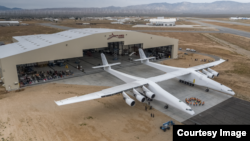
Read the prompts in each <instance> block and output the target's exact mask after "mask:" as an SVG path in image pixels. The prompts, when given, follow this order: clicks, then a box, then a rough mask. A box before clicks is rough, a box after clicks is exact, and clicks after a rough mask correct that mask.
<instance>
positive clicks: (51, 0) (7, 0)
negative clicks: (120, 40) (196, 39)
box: [0, 0, 250, 9]
mask: <svg viewBox="0 0 250 141" xmlns="http://www.w3.org/2000/svg"><path fill="white" fill-rule="evenodd" d="M183 1H186V2H193V3H201V2H202V3H205V2H206V3H211V2H214V1H217V0H0V5H2V6H6V7H10V8H13V7H19V8H24V9H34V8H57V7H107V6H120V7H124V6H129V5H137V4H149V3H161V2H167V3H177V2H183ZM220 1H223V0H220ZM234 1H237V2H242V3H249V2H250V1H249V0H234Z"/></svg>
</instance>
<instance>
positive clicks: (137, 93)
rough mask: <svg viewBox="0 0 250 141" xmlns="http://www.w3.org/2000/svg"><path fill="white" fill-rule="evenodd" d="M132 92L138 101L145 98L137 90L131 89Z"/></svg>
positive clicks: (142, 100)
mask: <svg viewBox="0 0 250 141" xmlns="http://www.w3.org/2000/svg"><path fill="white" fill-rule="evenodd" d="M133 93H134V96H135V98H136V99H137V100H138V101H140V102H144V101H145V100H146V98H145V97H144V96H142V95H141V94H140V93H139V92H138V91H137V90H135V89H133Z"/></svg>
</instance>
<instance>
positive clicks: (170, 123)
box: [160, 120, 174, 132]
mask: <svg viewBox="0 0 250 141" xmlns="http://www.w3.org/2000/svg"><path fill="white" fill-rule="evenodd" d="M170 125H174V122H173V121H172V120H170V121H168V122H166V123H163V125H162V126H161V127H160V129H161V130H163V131H164V132H166V130H169V129H170V127H169V126H170Z"/></svg>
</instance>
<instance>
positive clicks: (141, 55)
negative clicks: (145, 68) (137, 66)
mask: <svg viewBox="0 0 250 141" xmlns="http://www.w3.org/2000/svg"><path fill="white" fill-rule="evenodd" d="M139 54H140V58H141V59H136V60H134V61H144V60H146V61H148V60H149V59H153V58H155V57H148V58H147V57H146V55H145V53H144V51H143V50H142V49H141V48H139Z"/></svg>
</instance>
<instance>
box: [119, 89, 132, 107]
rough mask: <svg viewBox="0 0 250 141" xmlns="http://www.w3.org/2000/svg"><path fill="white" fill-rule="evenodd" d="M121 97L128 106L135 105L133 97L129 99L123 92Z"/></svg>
mask: <svg viewBox="0 0 250 141" xmlns="http://www.w3.org/2000/svg"><path fill="white" fill-rule="evenodd" d="M122 95H123V98H124V100H125V102H126V103H127V104H128V105H129V106H134V105H135V101H134V100H133V99H131V98H130V97H129V96H128V95H127V94H126V93H125V92H122Z"/></svg>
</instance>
